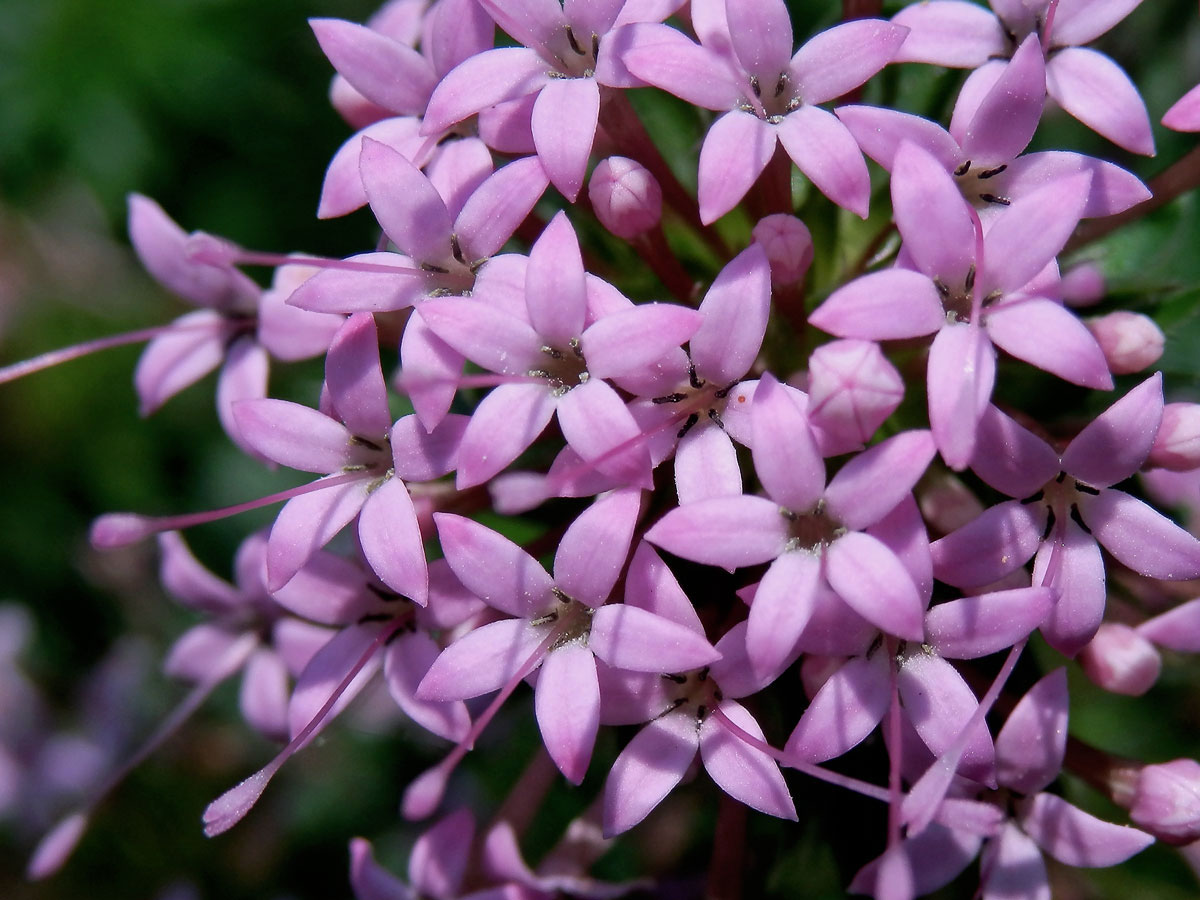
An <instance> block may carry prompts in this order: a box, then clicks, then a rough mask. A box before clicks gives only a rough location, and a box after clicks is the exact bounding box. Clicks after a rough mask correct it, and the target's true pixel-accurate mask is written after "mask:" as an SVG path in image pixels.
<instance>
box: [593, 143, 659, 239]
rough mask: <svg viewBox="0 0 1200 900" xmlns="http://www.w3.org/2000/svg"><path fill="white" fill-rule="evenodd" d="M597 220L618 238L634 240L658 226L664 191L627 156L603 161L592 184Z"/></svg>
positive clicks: (640, 166) (613, 157) (643, 169)
mask: <svg viewBox="0 0 1200 900" xmlns="http://www.w3.org/2000/svg"><path fill="white" fill-rule="evenodd" d="M588 198H589V199H590V200H591V201H592V209H593V210H594V211H595V213H596V218H597V219H599V220H600V224H602V225H603V226H604V227H605V228H607V229H608V230H609V231H611V232H612V233H613V234H615V235H616V236H617V237H621V238H625V239H626V240H630V239H631V238H635V237H637V236H638V235H639V234H641V233H642V232H644V231H649V230H650V229H651V228H653V227H654V226H655V225H657V224H658V220H659V219H660V218H661V217H662V189H661V188H659V186H658V182H657V181H656V180H655V178H654V176H653V175H651V174H650V172H649V171H647V170H646V168H645V167H644V166H642V165H641V164H640V163H638V162H635V161H634V160H632V159H626V158H625V157H624V156H610V157H609V158H608V159H604V160H601V161H600V164H599V165H598V166H596V168H595V171H593V172H592V178H591V181H589V182H588Z"/></svg>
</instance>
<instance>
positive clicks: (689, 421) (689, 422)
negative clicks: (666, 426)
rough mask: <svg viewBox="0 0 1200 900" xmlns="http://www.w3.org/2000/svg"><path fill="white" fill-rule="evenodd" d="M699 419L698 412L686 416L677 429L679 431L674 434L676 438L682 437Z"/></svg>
mask: <svg viewBox="0 0 1200 900" xmlns="http://www.w3.org/2000/svg"><path fill="white" fill-rule="evenodd" d="M699 421H700V414H699V413H692V414H691V415H690V416H688V417H687V421H686V422H684V423H683V427H682V428H680V429H679V433H678V434H677V435H675V436H676V437H678V438H682V437H683V436H684V435H685V434H687V433H688V432H689V431H691V430H692V428H693V427H694V426H695V424H696V423H697V422H699Z"/></svg>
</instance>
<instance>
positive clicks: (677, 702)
mask: <svg viewBox="0 0 1200 900" xmlns="http://www.w3.org/2000/svg"><path fill="white" fill-rule="evenodd" d="M685 703H687V698H686V697H676V698H675V699H674V700H672V701H671V705H670V706H668V707H667V708H666V709H664V710H663V711H662V712H660V713H659V714H658V718H660V719H661V718H662V717H663V716H667V715H670V714H671V713H673V712H675V710H677V709H679V707H681V706H683V704H685Z"/></svg>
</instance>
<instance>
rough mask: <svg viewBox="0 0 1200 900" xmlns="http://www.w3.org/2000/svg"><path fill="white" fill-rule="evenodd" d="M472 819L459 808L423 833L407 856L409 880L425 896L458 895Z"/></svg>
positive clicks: (464, 871) (466, 811) (473, 827)
mask: <svg viewBox="0 0 1200 900" xmlns="http://www.w3.org/2000/svg"><path fill="white" fill-rule="evenodd" d="M474 838H475V819H474V818H473V817H472V815H471V813H470V811H468V810H466V809H459V810H458V811H457V812H453V813H451V814H450V815H448V816H446V817H445V818H444V819H441V820H440V821H438V823H437V824H436V825H434V826H433V827H432V828H430V829H429V830H428V831H426V832H425V833H424V834H422V835H421V836H420V837H419V838H417V841H416V843H415V844H413V848H412V856H410V857H409V860H408V880H409V881H410V882H412V886H413V888H414V889H415V890H416V891H419V892H420V894H421V895H422V896H425V897H438V898H440V897H453V896H456V895H459V894H460V892H461V888H462V882H463V877H464V876H465V875H466V871H467V863H468V862H469V856H470V850H471V844H472V841H473V840H474Z"/></svg>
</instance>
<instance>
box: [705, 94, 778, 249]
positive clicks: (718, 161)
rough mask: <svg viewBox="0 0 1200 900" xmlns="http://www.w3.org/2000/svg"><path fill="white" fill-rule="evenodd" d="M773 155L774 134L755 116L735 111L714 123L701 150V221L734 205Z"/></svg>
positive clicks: (710, 221)
mask: <svg viewBox="0 0 1200 900" xmlns="http://www.w3.org/2000/svg"><path fill="white" fill-rule="evenodd" d="M774 154H775V131H774V130H773V129H772V128H771V127H770V126H769V125H767V123H766V122H764V121H763V120H762V119H759V118H758V117H757V116H755V115H752V114H751V113H747V112H743V111H742V110H740V109H735V110H731V111H730V112H727V113H725V115H723V116H721V118H719V119H717V121H715V122H713V124H712V127H711V128H709V129H708V135H707V136H706V137H705V138H704V144H703V146H701V148H700V190H699V199H700V221H701V222H703V223H704V224H705V225H710V224H712V223H713V222H715V221H716V220H717V219H719V218H721V216H723V215H725V213H727V212H729V211H730V210H731V209H733V208H734V207H735V206H737V205H738V203H739V202H740V201H741V199H742V198H743V197H744V196H746V192H747V191H749V190H750V188H751V187H752V186H753V185H754V182H755V181H757V180H758V176H759V175H761V174H762V172H763V169H765V168H766V167H767V163H769V162H770V161H771V157H772V156H774Z"/></svg>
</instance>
